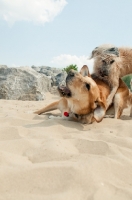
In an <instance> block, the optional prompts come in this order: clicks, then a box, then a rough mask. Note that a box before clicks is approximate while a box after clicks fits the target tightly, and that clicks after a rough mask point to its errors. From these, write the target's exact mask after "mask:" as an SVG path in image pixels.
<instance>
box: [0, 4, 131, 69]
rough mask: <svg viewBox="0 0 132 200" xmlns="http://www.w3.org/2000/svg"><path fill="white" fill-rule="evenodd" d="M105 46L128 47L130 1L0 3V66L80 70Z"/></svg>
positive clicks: (129, 36) (129, 40)
mask: <svg viewBox="0 0 132 200" xmlns="http://www.w3.org/2000/svg"><path fill="white" fill-rule="evenodd" d="M9 2H10V3H9ZM104 43H112V44H115V45H116V46H132V1H131V0H110V1H107V0H91V1H90V0H58V1H55V0H38V4H37V5H36V1H35V0H10V1H9V0H0V64H7V65H8V66H25V65H26V66H31V65H37V66H40V65H46V66H51V67H52V66H53V67H65V66H67V65H68V64H70V63H73V64H78V65H79V66H80V65H82V64H87V63H86V62H87V58H88V56H89V55H90V52H91V51H92V50H93V49H94V48H95V47H96V46H98V45H101V44H104Z"/></svg>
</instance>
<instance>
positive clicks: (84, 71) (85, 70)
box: [80, 65, 91, 77]
mask: <svg viewBox="0 0 132 200" xmlns="http://www.w3.org/2000/svg"><path fill="white" fill-rule="evenodd" d="M80 74H81V75H82V76H88V77H91V75H90V73H89V69H88V66H87V65H83V67H82V68H81V70H80Z"/></svg>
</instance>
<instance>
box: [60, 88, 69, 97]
mask: <svg viewBox="0 0 132 200" xmlns="http://www.w3.org/2000/svg"><path fill="white" fill-rule="evenodd" d="M58 91H59V93H60V96H62V97H71V91H70V90H69V88H68V87H66V86H58Z"/></svg>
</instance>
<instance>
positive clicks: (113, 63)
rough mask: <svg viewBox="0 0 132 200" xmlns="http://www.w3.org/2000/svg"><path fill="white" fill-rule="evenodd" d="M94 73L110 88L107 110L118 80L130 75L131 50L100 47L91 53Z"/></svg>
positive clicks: (131, 67)
mask: <svg viewBox="0 0 132 200" xmlns="http://www.w3.org/2000/svg"><path fill="white" fill-rule="evenodd" d="M91 58H94V60H95V63H94V73H95V74H96V75H97V76H98V77H99V78H100V79H102V80H107V81H108V84H109V85H110V87H111V92H110V95H109V96H108V98H107V108H108V107H109V106H110V104H111V103H112V100H113V97H114V95H115V93H116V91H117V89H118V87H119V78H121V77H123V76H125V75H127V74H131V73H132V48H125V47H120V48H117V47H114V46H113V45H101V46H99V47H96V48H95V49H94V50H93V51H92V56H91Z"/></svg>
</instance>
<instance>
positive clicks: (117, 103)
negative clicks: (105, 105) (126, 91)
mask: <svg viewBox="0 0 132 200" xmlns="http://www.w3.org/2000/svg"><path fill="white" fill-rule="evenodd" d="M123 102H124V101H123V97H122V94H121V93H117V94H116V95H115V98H114V110H115V117H114V118H115V119H119V118H120V116H121V115H122V112H123V109H124V106H123V105H124V103H123Z"/></svg>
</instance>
